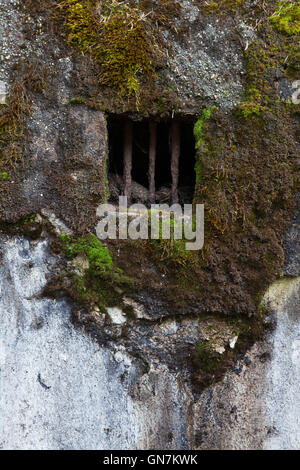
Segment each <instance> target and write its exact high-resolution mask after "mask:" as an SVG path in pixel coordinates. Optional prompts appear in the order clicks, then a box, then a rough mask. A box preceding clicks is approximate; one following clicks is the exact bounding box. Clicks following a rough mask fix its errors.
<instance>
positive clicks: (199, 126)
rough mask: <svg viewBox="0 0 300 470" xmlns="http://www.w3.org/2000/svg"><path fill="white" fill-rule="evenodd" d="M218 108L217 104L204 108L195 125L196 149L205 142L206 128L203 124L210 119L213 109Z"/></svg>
mask: <svg viewBox="0 0 300 470" xmlns="http://www.w3.org/2000/svg"><path fill="white" fill-rule="evenodd" d="M215 109H216V106H212V107H211V108H210V109H204V110H203V112H202V115H201V117H200V119H198V121H197V122H196V124H195V126H194V136H195V139H196V149H199V148H200V147H201V145H202V144H203V138H204V130H203V126H204V124H205V122H206V121H207V120H208V119H210V117H211V113H212V111H214V110H215Z"/></svg>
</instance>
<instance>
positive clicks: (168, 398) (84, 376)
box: [0, 238, 187, 449]
mask: <svg viewBox="0 0 300 470" xmlns="http://www.w3.org/2000/svg"><path fill="white" fill-rule="evenodd" d="M47 245H48V242H47V241H46V240H43V241H39V242H29V241H28V240H25V239H22V238H11V239H5V240H3V239H2V240H1V259H2V261H1V266H0V324H1V328H0V384H1V394H0V448H2V449H148V448H161V447H164V448H170V449H172V448H173V449H175V448H179V449H183V448H186V446H187V437H186V424H185V412H184V410H185V407H184V403H185V397H184V394H183V392H181V391H180V389H179V387H178V384H177V380H176V376H174V375H172V374H170V373H169V372H168V370H167V368H166V367H164V366H160V365H153V366H152V367H151V368H150V370H149V371H148V372H141V368H140V366H139V362H138V361H137V360H135V359H134V358H133V357H131V356H129V355H128V354H127V353H126V351H125V349H124V348H122V347H116V348H112V349H108V348H105V347H100V346H99V345H98V344H97V343H95V342H94V341H93V340H92V339H90V338H89V337H88V336H86V334H84V333H83V332H82V331H79V330H76V329H75V328H74V327H73V326H72V324H71V322H70V306H69V305H68V303H67V301H65V300H61V301H54V300H49V299H45V298H41V297H40V294H41V291H42V289H43V287H44V285H45V283H46V278H47V274H49V271H50V269H51V268H53V266H54V265H55V260H54V258H53V257H52V256H50V254H49V252H48V249H47Z"/></svg>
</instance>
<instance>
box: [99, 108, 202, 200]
mask: <svg viewBox="0 0 300 470" xmlns="http://www.w3.org/2000/svg"><path fill="white" fill-rule="evenodd" d="M124 122H125V118H123V117H120V116H110V117H109V119H108V135H109V168H108V171H109V176H110V177H112V178H114V177H115V175H119V177H120V179H121V178H122V177H123V136H124ZM193 126H194V121H193V120H180V133H181V149H180V164H179V187H178V192H179V200H180V202H181V203H191V202H192V201H193V195H194V187H195V139H194V135H193ZM170 130H171V121H162V122H158V123H157V154H156V170H155V183H156V184H155V185H156V191H159V190H160V189H161V188H171V185H172V178H171V139H170ZM148 167H149V120H143V121H139V122H133V154H132V180H133V181H135V182H137V183H139V184H140V185H142V186H144V187H145V188H147V189H148V187H149V180H148ZM158 202H160V201H158Z"/></svg>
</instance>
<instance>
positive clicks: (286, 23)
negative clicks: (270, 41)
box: [270, 0, 300, 36]
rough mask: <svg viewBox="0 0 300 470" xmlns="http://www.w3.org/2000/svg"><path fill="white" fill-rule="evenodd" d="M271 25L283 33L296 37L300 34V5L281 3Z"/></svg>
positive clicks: (292, 2) (290, 2)
mask: <svg viewBox="0 0 300 470" xmlns="http://www.w3.org/2000/svg"><path fill="white" fill-rule="evenodd" d="M270 21H271V23H272V24H273V25H274V27H275V28H276V29H277V30H278V31H280V32H281V33H284V34H288V35H290V36H291V35H295V34H299V33H300V4H299V2H297V1H296V2H294V1H286V0H284V1H280V2H279V3H278V6H277V10H276V12H275V13H274V14H273V15H272V16H271V18H270Z"/></svg>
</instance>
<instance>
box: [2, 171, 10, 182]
mask: <svg viewBox="0 0 300 470" xmlns="http://www.w3.org/2000/svg"><path fill="white" fill-rule="evenodd" d="M1 178H2V179H3V181H7V180H8V179H9V175H8V173H7V171H2V173H1Z"/></svg>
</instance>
